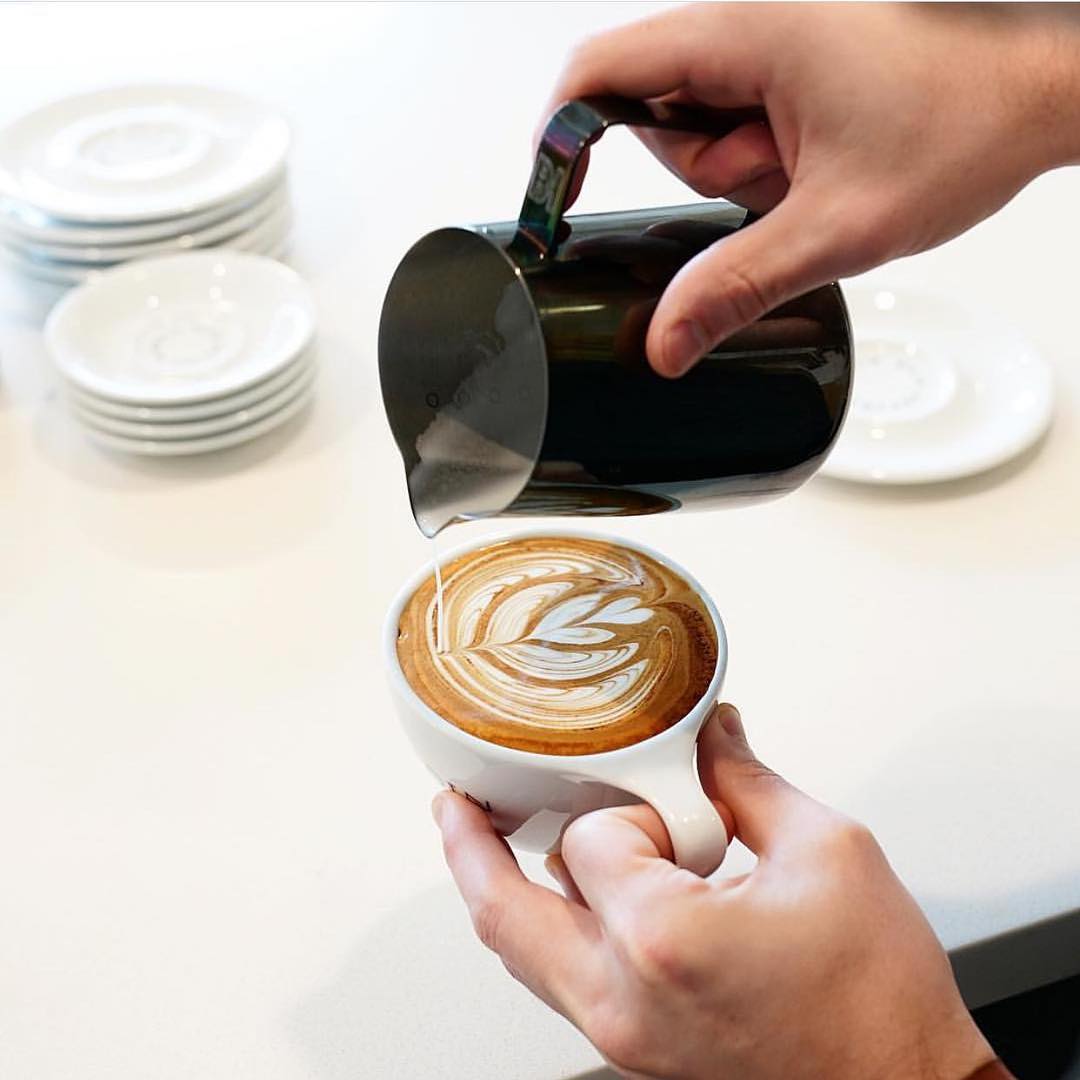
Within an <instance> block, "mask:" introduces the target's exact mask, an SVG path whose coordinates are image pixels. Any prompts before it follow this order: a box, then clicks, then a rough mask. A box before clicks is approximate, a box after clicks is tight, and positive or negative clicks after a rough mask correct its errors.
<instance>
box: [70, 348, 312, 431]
mask: <svg viewBox="0 0 1080 1080" xmlns="http://www.w3.org/2000/svg"><path fill="white" fill-rule="evenodd" d="M314 366H315V358H314V356H313V353H312V350H311V349H306V350H304V352H302V353H301V354H300V355H299V356H298V357H297V358H296V359H295V360H292V361H290V363H289V365H288V366H287V367H284V368H282V369H281V370H280V371H279V372H278V373H277V374H276V375H272V376H271V377H270V378H269V379H263V380H262V382H259V383H256V384H255V385H254V386H252V387H250V388H249V389H247V390H241V391H240V393H238V394H226V395H225V396H224V397H219V398H211V399H210V400H209V401H200V402H196V403H195V404H194V405H131V404H127V403H125V402H122V401H110V400H109V399H108V398H103V397H98V396H97V395H96V394H89V393H87V392H86V391H85V390H80V389H79V388H78V387H77V386H73V385H71V384H70V383H69V384H67V386H66V387H65V389H66V391H67V394H68V396H69V397H70V398H71V400H72V402H73V404H74V405H75V406H76V407H77V409H78V410H79V411H81V412H91V413H93V414H94V415H95V416H96V417H107V418H111V419H114V420H127V421H128V422H129V423H134V424H171V423H190V422H191V421H193V420H207V419H209V418H210V417H214V416H223V415H224V414H225V413H232V412H238V411H239V410H240V409H247V408H250V407H251V406H253V405H256V404H258V403H259V402H261V401H263V400H264V399H266V398H268V397H270V395H271V394H276V393H277V392H278V391H279V390H282V389H283V388H284V387H286V386H288V385H289V384H290V383H291V382H292V381H293V380H294V379H296V378H297V376H298V375H300V374H301V373H303V372H305V371H307V370H309V369H311V368H314Z"/></svg>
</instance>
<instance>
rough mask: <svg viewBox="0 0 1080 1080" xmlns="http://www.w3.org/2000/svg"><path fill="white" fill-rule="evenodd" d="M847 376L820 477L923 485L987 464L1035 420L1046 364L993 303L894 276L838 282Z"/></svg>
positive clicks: (1039, 415) (1021, 440) (1045, 419)
mask: <svg viewBox="0 0 1080 1080" xmlns="http://www.w3.org/2000/svg"><path fill="white" fill-rule="evenodd" d="M844 296H845V297H846V299H847V301H848V306H849V308H850V311H851V323H852V329H853V334H854V339H855V385H854V388H853V391H852V399H851V405H850V407H849V410H848V416H847V418H846V420H845V422H844V428H843V430H842V431H841V433H840V437H839V438H838V439H837V442H836V445H835V446H834V447H833V450H832V452H831V453H830V455H829V457H828V458H827V459H826V461H825V463H824V464H823V465H822V467H821V473H822V475H824V476H831V477H835V478H837V479H842V480H857V481H863V482H866V483H875V484H925V483H933V482H937V481H944V480H955V479H958V478H960V477H963V476H970V475H972V474H974V473H979V472H983V471H985V470H986V469H992V468H994V467H995V466H997V465H1001V464H1003V463H1004V462H1005V461H1008V460H1009V459H1010V458H1012V457H1015V456H1016V455H1017V454H1020V453H1022V452H1023V451H1024V450H1026V449H1027V448H1028V447H1029V446H1031V445H1032V444H1033V443H1034V442H1036V441H1037V440H1038V439H1039V437H1040V436H1041V435H1042V434H1043V433H1044V432H1045V431H1046V428H1047V426H1048V425H1049V423H1050V419H1051V414H1052V411H1053V397H1054V395H1053V378H1052V375H1051V372H1050V369H1049V367H1048V366H1047V365H1046V363H1045V362H1044V361H1043V360H1042V358H1041V357H1040V356H1039V355H1038V353H1037V352H1036V351H1035V349H1034V347H1033V346H1032V345H1031V343H1030V342H1028V341H1027V340H1026V339H1025V338H1024V337H1023V336H1022V335H1021V333H1020V332H1019V331H1018V330H1017V329H1016V327H1014V326H1012V325H1009V324H1007V323H1005V322H1003V321H1002V320H1001V319H999V318H998V317H997V316H996V315H995V314H993V313H989V312H986V311H982V310H972V309H968V308H966V307H965V306H963V305H962V304H959V303H957V302H955V301H952V300H949V299H947V298H945V297H942V296H939V295H934V294H930V293H921V292H919V291H917V290H913V289H907V288H900V287H895V288H894V287H888V286H885V287H880V286H879V287H872V286H868V285H861V284H860V285H845V286H844Z"/></svg>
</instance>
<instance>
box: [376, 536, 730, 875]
mask: <svg viewBox="0 0 1080 1080" xmlns="http://www.w3.org/2000/svg"><path fill="white" fill-rule="evenodd" d="M529 536H568V537H580V538H581V539H584V540H606V541H609V542H610V543H612V544H616V545H618V546H620V547H626V548H630V549H632V550H635V551H640V552H643V553H644V554H646V555H648V556H650V557H651V558H653V559H655V560H656V561H657V562H659V563H662V564H663V565H664V566H667V567H669V568H670V569H671V570H674V571H675V572H676V573H677V574H679V575H680V576H681V577H682V578H683V579H684V580H685V581H686V582H687V583H688V584H689V585H690V586H691V587H692V588H693V589H694V590H695V591H696V592H697V593H698V595H699V596H700V597H701V600H702V603H703V604H704V606H705V608H706V609H707V611H708V612H709V614H710V616H711V617H712V620H713V625H714V626H715V628H716V641H717V655H716V670H715V672H714V673H713V677H712V679H711V681H710V682H709V687H708V689H707V690H706V691H705V693H704V695H703V696H702V698H701V700H700V701H699V702H698V703H697V704H696V705H695V706H694V707H693V708H692V709H691V710H690V712H688V713H687V714H686V716H684V717H683V718H682V719H681V720H679V721H678V722H677V723H675V724H673V725H672V726H671V727H669V728H667V729H666V730H664V731H662V732H660V733H659V734H658V735H653V736H652V737H651V738H648V739H645V740H643V741H642V742H638V743H634V744H633V745H632V746H624V747H620V748H619V749H617V750H608V751H605V752H603V753H599V754H577V755H566V754H536V753H532V752H530V751H526V750H517V749H514V748H511V747H507V746H500V745H499V744H498V743H490V742H486V741H485V740H483V739H480V738H477V737H476V736H475V735H471V734H469V732H467V731H462V730H461V728H458V727H455V726H454V725H453V724H451V723H450V722H449V721H447V720H444V719H443V718H442V717H441V716H439V715H438V714H437V713H436V712H434V711H433V710H432V709H430V708H429V707H428V706H427V705H426V704H425V703H424V702H423V701H422V700H421V699H420V697H419V696H418V695H417V694H416V692H415V691H414V690H413V689H412V687H411V686H410V685H409V683H408V681H407V680H406V678H405V676H404V674H403V673H402V671H401V665H400V664H399V663H398V658H397V633H398V623H399V621H400V618H401V612H402V609H403V608H404V606H405V604H406V602H407V601H408V599H409V598H410V597H411V596H412V594H413V593H414V592H415V591H416V589H417V588H419V586H420V585H421V584H422V583H423V582H424V581H425V580H427V579H428V578H430V577H431V575H432V573H433V567H432V566H431V565H427V566H423V567H421V568H420V569H419V570H417V572H416V573H415V574H413V576H412V577H411V578H410V579H409V580H408V581H407V582H406V583H405V585H404V586H403V587H402V589H401V591H400V592H399V593H398V594H397V596H396V597H395V599H394V601H393V603H392V604H391V605H390V610H389V612H388V613H387V616H386V624H385V627H384V631H383V650H384V658H385V663H386V670H387V672H388V674H389V679H390V687H391V690H392V691H393V697H394V703H395V706H396V708H397V712H398V716H399V717H400V719H401V723H402V724H403V726H404V728H405V732H406V734H407V735H408V737H409V739H410V741H411V742H412V744H413V746H414V747H415V749H416V752H417V753H418V754H419V755H420V758H421V760H422V761H423V762H424V764H425V765H427V767H428V769H429V770H430V771H431V772H432V773H433V774H434V775H435V777H436V778H437V779H438V780H439V781H440V782H441V783H443V784H445V785H446V786H447V787H450V788H451V789H453V790H454V791H456V792H458V793H459V794H461V795H464V796H466V797H467V798H468V799H470V800H471V801H472V802H474V803H476V804H477V805H479V806H481V807H483V808H484V809H485V810H486V811H487V812H488V814H490V816H491V819H492V822H493V824H494V825H495V828H496V829H497V830H498V831H499V832H500V833H501V834H502V835H503V836H505V837H506V838H507V839H508V840H509V841H510V843H511V844H512V845H513V846H514V847H516V848H520V849H522V850H524V851H537V852H553V851H557V850H558V848H559V843H560V840H561V838H562V834H563V831H564V830H565V828H566V827H567V825H569V824H570V822H571V821H573V820H574V818H576V817H578V816H580V815H581V814H585V813H588V812H589V811H590V810H599V809H600V808H602V807H606V806H625V805H627V804H629V803H636V802H641V801H644V802H647V803H649V804H650V805H651V806H652V807H653V808H654V809H655V810H656V812H657V813H658V814H659V815H660V817H661V818H662V819H663V821H664V824H665V825H666V826H667V830H668V833H669V835H670V836H671V842H672V846H673V847H674V850H675V861H676V862H677V863H678V864H679V866H682V867H685V868H687V869H689V870H693V871H695V872H696V873H698V874H702V875H704V874H708V873H711V872H712V871H713V870H715V869H716V867H717V866H719V865H720V862H721V861H722V860H723V858H724V853H725V851H726V850H727V844H728V836H727V831H726V829H725V828H724V823H723V820H722V819H721V817H720V815H719V814H718V813H717V812H716V808H715V807H714V806H713V804H712V802H710V800H709V799H708V797H707V796H706V794H705V792H704V789H703V788H702V786H701V780H700V778H699V777H698V772H697V738H698V733H699V732H700V731H701V727H702V725H703V724H704V723H705V720H706V718H707V717H708V715H709V713H710V712H711V711H712V708H713V706H714V704H715V702H716V699H717V696H718V695H719V693H720V685H721V683H722V682H723V679H724V670H725V668H726V667H727V639H726V636H725V634H724V624H723V622H722V621H721V619H720V613H719V612H718V611H717V610H716V605H715V604H714V603H713V602H712V599H711V598H710V597H709V595H708V594H707V593H706V592H705V591H704V589H702V587H701V585H700V584H699V583H698V582H697V581H696V580H695V579H694V578H693V576H692V575H690V574H688V573H687V572H686V571H685V570H684V569H683V568H682V567H681V566H679V565H678V564H677V563H674V562H672V560H671V559H669V558H668V557H667V556H665V555H662V554H661V553H660V552H658V551H655V550H653V549H652V548H649V547H646V546H645V545H644V544H638V543H635V542H633V541H629V540H624V539H623V538H622V537H615V536H607V535H603V534H598V533H593V532H583V531H576V530H568V529H551V528H545V529H539V528H538V529H530V530H527V531H524V532H519V533H514V534H512V535H504V536H486V537H484V538H483V539H480V540H476V541H473V542H472V543H469V544H465V545H462V546H461V547H458V548H456V549H455V550H453V551H450V552H448V553H447V554H446V555H445V556H443V558H442V560H441V562H442V563H443V564H444V565H445V564H446V563H447V562H449V561H450V560H451V559H454V558H456V557H457V556H459V555H462V554H464V553H465V552H467V551H474V550H476V549H478V548H484V547H489V546H490V545H492V544H497V543H499V542H501V541H503V540H515V539H522V538H525V537H529Z"/></svg>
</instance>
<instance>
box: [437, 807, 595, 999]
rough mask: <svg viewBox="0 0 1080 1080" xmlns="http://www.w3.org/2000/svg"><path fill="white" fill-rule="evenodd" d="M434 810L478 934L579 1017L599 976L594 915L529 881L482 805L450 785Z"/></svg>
mask: <svg viewBox="0 0 1080 1080" xmlns="http://www.w3.org/2000/svg"><path fill="white" fill-rule="evenodd" d="M432 811H433V813H434V815H435V820H436V822H437V823H438V825H439V829H440V831H441V832H442V837H443V851H444V853H445V855H446V862H447V865H448V866H449V867H450V873H451V874H452V875H453V877H454V882H455V883H456V885H457V887H458V891H459V892H460V893H461V896H462V899H463V900H464V901H465V906H466V907H467V908H468V909H469V915H470V917H471V919H472V923H473V927H474V929H475V930H476V934H477V937H479V938H480V940H481V941H482V942H483V943H484V944H485V945H486V946H487V947H488V948H489V949H491V950H492V951H493V952H495V953H497V954H498V955H499V956H500V957H501V959H502V961H503V963H504V964H505V965H506V967H507V968H508V969H509V970H510V973H511V974H512V975H513V976H514V977H515V978H517V979H519V980H520V981H521V982H523V983H524V984H525V985H526V986H527V987H528V988H529V989H530V990H532V992H533V993H534V994H536V996H537V997H539V998H540V999H541V1000H542V1001H544V1002H545V1003H546V1004H547V1005H549V1006H550V1007H551V1008H553V1009H555V1010H556V1011H557V1012H560V1013H562V1014H563V1015H564V1016H566V1017H567V1018H569V1019H573V1017H574V1015H576V1014H577V1012H578V1009H577V1005H578V1002H579V1001H581V1000H583V998H585V997H587V996H588V995H589V994H590V993H591V988H592V985H593V981H594V980H593V971H594V965H595V954H596V948H595V946H596V942H597V938H598V933H597V927H596V924H595V919H594V917H593V916H592V915H591V914H590V913H589V912H588V911H587V910H585V908H583V907H581V906H580V905H578V904H571V903H570V902H569V901H567V900H566V899H564V898H563V897H561V896H558V895H556V894H555V893H554V892H552V891H551V890H550V889H545V888H544V887H543V886H541V885H536V884H534V883H533V882H531V881H529V879H528V878H527V877H525V875H524V874H523V873H522V872H521V868H520V867H519V866H518V864H517V861H516V860H515V859H514V856H513V854H512V853H511V852H510V849H509V847H508V846H507V845H506V842H505V841H504V840H503V839H502V837H501V836H499V835H498V833H496V832H495V830H494V828H493V827H492V825H491V821H490V819H489V818H488V816H487V814H486V813H484V811H483V810H481V809H480V808H479V807H478V806H474V805H473V804H472V803H470V802H468V801H467V800H466V799H464V798H462V797H461V796H460V795H453V794H451V793H449V792H442V793H440V794H439V795H437V796H436V798H435V802H434V803H433V805H432Z"/></svg>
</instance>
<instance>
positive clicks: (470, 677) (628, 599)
mask: <svg viewBox="0 0 1080 1080" xmlns="http://www.w3.org/2000/svg"><path fill="white" fill-rule="evenodd" d="M442 578H443V632H444V640H443V643H442V644H443V651H442V652H439V651H437V649H436V640H437V630H438V626H437V619H438V613H437V610H436V608H437V605H436V590H435V580H434V575H433V576H432V577H430V578H428V579H427V580H426V581H425V582H424V583H423V584H422V585H420V587H419V588H418V589H417V590H416V592H414V593H413V595H412V596H411V597H410V598H409V600H408V601H407V602H406V604H405V607H404V609H403V610H402V613H401V617H400V620H399V622H398V639H397V655H398V661H399V663H400V664H401V669H402V672H403V673H404V675H405V678H406V679H407V680H408V682H409V685H410V686H411V687H412V688H413V690H414V691H415V692H416V693H417V694H418V695H419V697H420V698H421V700H422V701H424V703H425V704H427V705H428V706H429V707H430V708H431V709H432V710H434V712H436V713H437V714H438V715H439V716H440V717H442V718H443V719H444V720H446V721H448V722H449V723H452V724H454V725H455V726H456V727H459V728H461V729H462V730H464V731H467V732H470V733H471V734H473V735H476V736H478V737H479V738H481V739H484V740H486V741H487V742H493V743H499V744H501V745H503V746H509V747H514V748H516V749H520V750H529V751H532V752H533V753H541V754H591V753H597V752H600V751H605V750H614V749H617V748H619V747H621V746H629V745H631V744H632V743H636V742H640V741H641V740H642V739H647V738H649V737H650V736H652V735H655V734H657V733H658V732H661V731H663V730H665V729H666V728H669V727H671V725H672V724H675V723H677V722H678V721H679V720H681V719H682V718H683V717H684V716H686V714H687V713H689V712H690V710H691V709H692V708H693V707H694V706H695V705H696V704H697V703H698V702H699V701H700V700H701V698H702V696H703V695H704V694H705V691H706V690H707V689H708V687H709V683H710V682H711V680H712V677H713V675H714V673H715V671H716V661H717V652H718V645H717V636H716V628H715V625H714V624H713V620H712V617H711V615H710V614H709V611H708V609H707V608H706V606H705V604H704V602H703V601H702V599H701V597H700V595H699V594H698V593H697V592H696V591H695V590H694V589H693V588H692V587H691V586H690V585H689V584H688V583H687V582H686V581H685V580H684V579H683V578H682V577H681V576H680V575H679V574H677V573H676V572H675V571H674V570H672V569H670V568H669V567H667V566H665V565H663V564H662V563H660V562H657V561H656V560H655V559H653V558H650V557H649V556H648V555H645V554H644V553H643V552H640V551H635V550H634V549H633V548H628V547H622V546H621V545H618V544H612V543H610V542H608V541H605V540H591V539H585V538H582V537H565V536H539V537H536V536H530V537H523V538H521V539H517V540H506V541H502V542H500V543H497V544H492V545H491V546H489V547H484V548H479V549H477V550H475V551H470V552H467V553H466V554H464V555H461V556H459V557H457V558H456V559H453V560H451V561H449V562H448V563H446V564H445V565H444V566H443V568H442Z"/></svg>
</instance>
